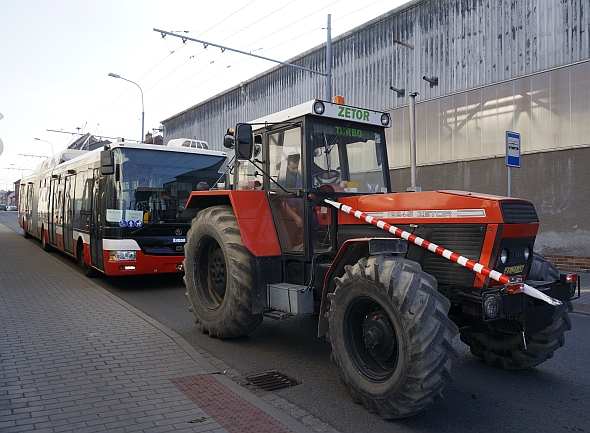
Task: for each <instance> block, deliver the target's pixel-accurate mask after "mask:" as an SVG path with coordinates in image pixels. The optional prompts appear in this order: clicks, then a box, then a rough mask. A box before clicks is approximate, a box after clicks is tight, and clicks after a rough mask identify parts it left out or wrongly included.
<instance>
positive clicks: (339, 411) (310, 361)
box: [0, 212, 590, 433]
mask: <svg viewBox="0 0 590 433" xmlns="http://www.w3.org/2000/svg"><path fill="white" fill-rule="evenodd" d="M0 223H2V224H4V225H6V226H8V227H10V228H11V229H13V230H14V231H16V232H17V233H21V230H20V228H18V224H16V213H14V212H0ZM31 242H37V243H38V241H35V240H32V241H31ZM51 256H52V257H55V258H57V259H59V260H61V261H63V262H65V263H69V264H70V266H72V268H76V263H75V262H74V260H72V259H71V258H68V257H66V256H64V255H61V254H58V253H51ZM76 269H77V268H76ZM95 281H96V283H98V284H100V285H101V286H102V287H104V288H105V289H107V290H109V291H111V292H112V293H114V294H116V295H117V296H119V297H120V298H122V299H124V300H125V301H127V302H128V303H130V304H131V305H133V306H135V307H136V308H138V309H140V310H141V311H143V312H145V313H146V314H148V315H150V316H151V317H153V318H155V319H156V320H158V321H159V322H161V323H163V324H164V325H166V326H168V327H169V328H171V329H173V330H174V331H175V332H177V333H178V334H179V335H181V336H182V337H183V338H184V339H185V340H186V341H188V342H189V343H190V344H191V345H193V346H194V347H196V348H198V349H199V348H200V349H204V350H206V351H207V352H209V353H210V354H211V355H213V356H214V357H216V358H219V359H221V360H223V361H224V362H225V363H226V364H228V365H230V366H231V367H232V368H234V369H236V370H238V371H239V372H240V373H242V374H244V375H245V374H250V373H256V372H262V371H266V370H279V371H281V372H283V373H286V374H288V375H290V376H292V377H294V378H296V379H298V380H300V381H302V384H301V385H298V386H295V387H293V388H290V389H287V390H282V391H278V392H277V394H278V395H280V396H281V397H283V398H285V399H287V400H288V401H290V402H292V403H293V404H295V405H297V406H299V407H301V408H303V409H305V410H306V411H308V412H309V413H311V414H313V415H315V416H316V417H318V418H320V419H321V420H322V421H324V422H327V423H329V424H330V425H332V426H333V427H334V428H336V429H338V430H339V431H341V432H343V433H345V432H423V431H437V432H465V433H467V432H503V431H506V432H514V431H523V432H540V431H542V432H584V431H585V432H589V431H590V412H589V411H588V402H589V401H590V373H589V369H588V358H589V355H590V350H589V348H590V316H584V315H578V314H572V316H571V317H572V322H573V330H572V331H570V332H568V333H567V334H566V339H567V342H566V345H565V346H564V347H563V348H561V349H559V350H558V351H557V352H556V353H555V356H554V358H553V359H551V360H549V361H548V362H546V363H544V364H541V365H540V366H538V367H536V368H533V369H529V370H524V371H518V372H507V371H503V370H500V369H499V368H495V367H490V366H487V365H485V364H484V363H483V362H481V361H480V360H479V359H478V358H475V357H473V356H472V355H471V354H470V353H469V349H468V348H467V346H465V345H464V344H463V343H461V342H460V341H459V340H458V339H456V340H455V341H454V346H455V348H456V349H457V350H458V352H459V354H460V357H459V359H458V360H457V361H456V362H455V363H454V365H453V371H452V372H453V375H454V376H455V381H454V382H453V383H451V384H449V385H447V386H446V388H445V390H444V392H443V394H444V399H442V400H440V401H438V403H437V404H436V405H435V406H434V407H433V408H431V409H430V410H428V411H426V412H423V413H422V414H420V415H418V416H415V417H412V418H409V419H404V420H397V421H383V420H381V419H380V418H379V417H378V416H377V415H375V414H370V413H368V412H367V411H366V410H365V409H364V408H363V407H362V406H360V405H356V404H354V403H353V402H352V400H351V399H350V397H349V396H348V392H347V390H346V389H345V388H344V386H342V385H341V384H340V382H339V380H338V371H337V368H336V367H335V366H334V365H333V364H332V363H331V362H330V346H329V344H328V343H326V341H325V339H324V338H317V336H316V335H317V318H316V317H314V316H303V317H295V318H291V319H289V320H285V321H275V320H272V319H265V320H264V322H263V323H262V325H260V326H259V327H258V328H257V329H256V330H255V331H254V332H252V333H251V334H250V335H248V336H247V337H243V338H239V339H236V340H218V339H212V338H209V337H208V336H207V335H204V334H202V333H201V332H200V331H199V329H198V328H197V325H195V324H194V316H193V314H192V313H190V312H189V311H188V305H189V304H188V301H187V299H186V298H185V297H184V292H185V288H184V285H183V283H182V279H181V278H180V277H178V276H176V277H170V276H165V275H159V276H149V277H138V278H121V279H114V278H106V277H102V278H97V279H95Z"/></svg>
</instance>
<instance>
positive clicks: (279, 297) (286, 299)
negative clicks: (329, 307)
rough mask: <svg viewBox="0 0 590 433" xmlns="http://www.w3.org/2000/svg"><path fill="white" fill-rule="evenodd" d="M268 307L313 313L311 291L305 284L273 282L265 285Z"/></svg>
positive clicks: (289, 311) (295, 312)
mask: <svg viewBox="0 0 590 433" xmlns="http://www.w3.org/2000/svg"><path fill="white" fill-rule="evenodd" d="M266 290H267V296H266V299H267V300H268V309H269V310H277V311H282V312H285V313H289V314H293V315H299V314H313V312H314V303H313V292H312V291H311V290H308V289H307V286H301V285H298V284H290V283H273V284H269V285H268V286H266Z"/></svg>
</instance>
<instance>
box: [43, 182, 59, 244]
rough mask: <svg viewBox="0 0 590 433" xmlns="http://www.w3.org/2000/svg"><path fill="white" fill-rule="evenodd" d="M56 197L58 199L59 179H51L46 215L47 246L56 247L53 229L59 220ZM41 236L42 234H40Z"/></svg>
mask: <svg viewBox="0 0 590 433" xmlns="http://www.w3.org/2000/svg"><path fill="white" fill-rule="evenodd" d="M58 197H59V178H58V177H55V178H54V177H52V178H51V179H50V180H49V197H48V198H49V208H48V215H47V231H48V232H49V244H50V245H56V243H57V242H56V236H55V229H56V225H57V224H56V223H57V220H58V218H59V215H60V212H59V206H58ZM41 236H43V233H41Z"/></svg>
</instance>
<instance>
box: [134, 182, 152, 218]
mask: <svg viewBox="0 0 590 433" xmlns="http://www.w3.org/2000/svg"><path fill="white" fill-rule="evenodd" d="M149 185H150V183H149V181H148V180H147V179H146V178H145V177H142V178H140V179H139V180H138V181H137V188H136V189H135V209H137V210H143V211H148V212H149V210H150V209H149V201H150V197H151V195H152V191H151V189H150V188H149Z"/></svg>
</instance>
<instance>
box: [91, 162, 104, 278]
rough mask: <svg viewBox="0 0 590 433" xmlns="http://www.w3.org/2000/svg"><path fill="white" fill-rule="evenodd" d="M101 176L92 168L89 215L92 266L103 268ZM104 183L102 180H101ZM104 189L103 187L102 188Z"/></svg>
mask: <svg viewBox="0 0 590 433" xmlns="http://www.w3.org/2000/svg"><path fill="white" fill-rule="evenodd" d="M100 181H101V176H100V173H99V171H98V169H95V170H94V181H93V183H92V210H91V217H90V257H91V259H92V266H95V267H97V268H99V269H104V258H103V255H102V233H103V223H104V216H103V215H102V213H103V212H102V207H101V206H100V203H101V200H100V194H101V188H100V183H101V182H100ZM103 183H104V181H103ZM102 189H103V190H104V188H102Z"/></svg>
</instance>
